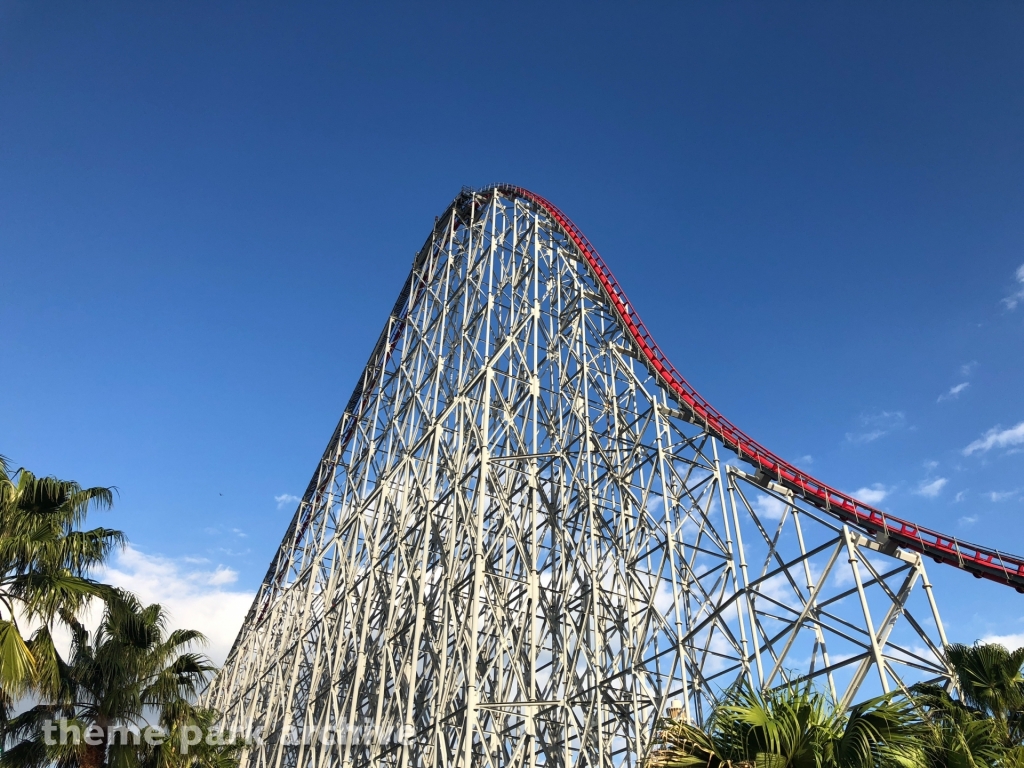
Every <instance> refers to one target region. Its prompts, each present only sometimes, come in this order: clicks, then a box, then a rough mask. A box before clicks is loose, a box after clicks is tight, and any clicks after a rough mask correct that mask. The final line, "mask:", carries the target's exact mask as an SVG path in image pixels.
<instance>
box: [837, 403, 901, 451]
mask: <svg viewBox="0 0 1024 768" xmlns="http://www.w3.org/2000/svg"><path fill="white" fill-rule="evenodd" d="M859 422H860V426H861V429H862V431H860V432H847V433H846V440H847V442H850V443H873V442H874V441H875V440H877V439H878V438H880V437H885V436H886V435H887V434H889V433H890V432H892V431H894V430H897V429H901V428H902V427H904V426H906V423H907V417H906V415H905V414H904V413H903V411H874V412H872V413H865V414H861V416H860V419H859Z"/></svg>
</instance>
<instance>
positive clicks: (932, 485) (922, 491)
mask: <svg viewBox="0 0 1024 768" xmlns="http://www.w3.org/2000/svg"><path fill="white" fill-rule="evenodd" d="M948 482H949V481H948V480H947V479H946V478H944V477H937V478H935V479H934V480H924V481H922V482H921V485H919V486H918V487H917V490H916V491H914V493H916V494H918V495H920V496H927V497H928V498H929V499H934V498H935V497H936V496H938V495H939V492H940V491H941V490H942V489H943V488H944V487H945V485H946V483H948Z"/></svg>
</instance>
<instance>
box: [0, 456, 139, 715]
mask: <svg viewBox="0 0 1024 768" xmlns="http://www.w3.org/2000/svg"><path fill="white" fill-rule="evenodd" d="M112 503H113V491H112V489H110V488H82V487H81V486H80V485H79V484H78V483H75V482H71V481H69V480H58V479H57V478H54V477H37V476H36V475H34V474H33V473H31V472H29V471H28V470H26V469H19V470H17V471H16V472H14V473H13V474H11V473H10V470H9V468H8V464H7V461H6V459H4V458H3V457H0V724H2V723H3V722H5V721H6V717H7V710H8V708H9V707H10V704H11V702H12V701H13V700H14V699H16V698H18V697H19V696H22V695H24V694H25V693H26V692H27V691H29V690H31V689H33V688H34V686H36V685H37V684H38V683H40V680H39V679H38V675H40V674H45V673H49V672H52V670H53V666H54V660H53V658H52V655H51V652H52V642H51V643H47V642H46V641H45V640H44V639H42V638H40V641H39V642H36V643H33V642H26V641H25V639H24V637H23V635H22V631H21V628H20V627H19V625H18V622H19V620H27V621H31V622H34V623H36V624H41V625H42V626H43V627H46V628H48V627H49V626H51V625H52V623H53V622H54V621H55V620H65V619H68V618H70V617H74V616H75V615H77V613H78V612H79V611H80V610H81V609H82V607H83V606H84V605H85V603H86V602H87V601H88V600H89V598H91V597H103V596H105V595H107V594H108V592H109V587H106V586H104V585H102V584H100V583H98V582H96V581H94V580H93V579H91V578H89V575H88V574H89V571H90V570H91V569H93V568H95V567H96V566H98V565H100V564H102V563H103V561H104V560H105V559H106V557H107V555H108V554H109V553H110V552H111V551H112V550H113V549H114V548H115V547H119V546H122V545H123V543H124V535H123V534H122V533H121V532H120V531H114V530H109V529H106V528H93V529H92V530H88V531H82V530H79V527H80V526H81V525H82V523H83V522H84V520H85V516H86V514H87V512H88V511H89V509H90V508H92V507H99V508H101V509H102V508H109V507H110V506H111V504H112Z"/></svg>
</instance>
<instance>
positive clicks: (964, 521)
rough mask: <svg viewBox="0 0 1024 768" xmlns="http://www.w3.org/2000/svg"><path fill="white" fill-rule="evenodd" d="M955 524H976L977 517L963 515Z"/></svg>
mask: <svg viewBox="0 0 1024 768" xmlns="http://www.w3.org/2000/svg"><path fill="white" fill-rule="evenodd" d="M957 522H958V523H959V524H960V525H963V526H968V525H974V524H975V523H976V522H978V516H977V515H964V516H963V517H961V518H959V519H958V520H957Z"/></svg>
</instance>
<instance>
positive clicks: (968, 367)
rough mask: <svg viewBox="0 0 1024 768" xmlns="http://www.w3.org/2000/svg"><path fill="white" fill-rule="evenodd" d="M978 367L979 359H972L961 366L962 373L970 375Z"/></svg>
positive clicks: (962, 374)
mask: <svg viewBox="0 0 1024 768" xmlns="http://www.w3.org/2000/svg"><path fill="white" fill-rule="evenodd" d="M977 367H978V361H977V360H971V362H969V363H964V364H963V365H961V366H960V375H961V376H970V375H971V374H972V373H974V369H975V368H977Z"/></svg>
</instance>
